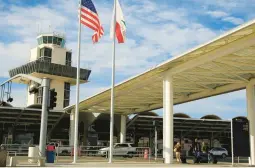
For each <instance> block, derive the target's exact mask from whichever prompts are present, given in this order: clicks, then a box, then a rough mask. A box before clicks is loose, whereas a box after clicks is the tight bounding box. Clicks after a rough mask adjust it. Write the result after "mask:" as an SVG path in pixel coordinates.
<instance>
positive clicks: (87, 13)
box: [80, 0, 104, 43]
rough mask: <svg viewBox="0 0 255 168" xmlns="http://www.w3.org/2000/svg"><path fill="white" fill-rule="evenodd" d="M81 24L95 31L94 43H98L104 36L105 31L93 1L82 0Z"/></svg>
mask: <svg viewBox="0 0 255 168" xmlns="http://www.w3.org/2000/svg"><path fill="white" fill-rule="evenodd" d="M80 13H81V17H80V18H81V23H82V24H83V25H85V26H88V27H89V28H90V29H92V30H94V31H95V33H94V35H93V36H92V41H93V43H96V42H98V40H99V38H100V37H102V36H103V34H104V29H103V27H102V25H101V23H100V21H99V17H98V14H97V11H96V8H95V6H94V4H93V2H92V1H91V0H81V11H80Z"/></svg>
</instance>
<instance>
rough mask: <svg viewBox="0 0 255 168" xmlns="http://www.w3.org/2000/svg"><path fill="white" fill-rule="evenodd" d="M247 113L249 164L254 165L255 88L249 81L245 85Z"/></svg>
mask: <svg viewBox="0 0 255 168" xmlns="http://www.w3.org/2000/svg"><path fill="white" fill-rule="evenodd" d="M246 99H247V113H248V120H249V123H250V151H251V158H250V161H251V162H250V164H251V165H255V90H254V83H252V82H250V83H248V85H247V86H246Z"/></svg>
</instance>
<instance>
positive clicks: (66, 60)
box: [9, 33, 91, 110]
mask: <svg viewBox="0 0 255 168" xmlns="http://www.w3.org/2000/svg"><path fill="white" fill-rule="evenodd" d="M65 43H66V39H65V36H63V35H59V34H55V33H49V34H41V35H39V36H37V47H35V48H33V49H31V52H30V53H31V55H30V61H29V62H28V63H27V64H24V65H22V66H20V67H17V68H14V69H11V70H10V71H9V74H10V77H13V76H15V75H17V74H28V75H32V76H35V77H38V78H44V77H46V78H49V79H50V88H51V89H53V88H54V89H55V91H56V92H57V102H56V104H57V105H56V107H55V108H54V110H63V108H64V107H66V106H68V105H69V102H70V86H72V85H76V75H77V69H76V67H72V51H71V50H68V49H67V48H66V47H65ZM90 73H91V71H90V70H87V69H80V82H81V83H85V82H87V81H88V78H89V75H90ZM14 82H18V83H25V84H27V106H31V105H36V104H41V103H42V93H43V92H42V88H40V87H39V86H38V84H37V83H34V82H32V81H30V80H27V79H22V80H21V79H19V80H18V81H14Z"/></svg>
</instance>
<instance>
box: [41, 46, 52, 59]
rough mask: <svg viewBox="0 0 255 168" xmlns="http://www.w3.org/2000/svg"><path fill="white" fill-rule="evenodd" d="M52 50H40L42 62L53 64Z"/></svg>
mask: <svg viewBox="0 0 255 168" xmlns="http://www.w3.org/2000/svg"><path fill="white" fill-rule="evenodd" d="M51 55H52V49H51V48H46V47H44V48H41V49H40V58H39V59H40V60H41V61H45V62H51Z"/></svg>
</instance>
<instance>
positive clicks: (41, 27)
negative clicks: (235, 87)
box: [0, 0, 255, 119]
mask: <svg viewBox="0 0 255 168" xmlns="http://www.w3.org/2000/svg"><path fill="white" fill-rule="evenodd" d="M119 2H120V4H121V7H122V10H123V13H124V18H125V21H126V25H127V40H126V43H124V44H118V45H117V46H116V82H117V83H119V82H121V81H123V80H125V79H127V78H130V77H132V76H134V75H136V74H139V73H142V72H143V71H145V70H148V69H150V68H152V67H154V66H156V65H158V64H160V63H162V62H163V61H166V60H168V59H170V58H172V57H175V56H177V55H178V54H180V53H182V52H185V51H186V50H188V49H190V48H193V47H195V46H197V45H199V44H202V43H204V42H207V41H209V40H211V39H212V38H214V37H217V36H219V35H220V34H222V33H224V32H226V31H228V30H230V29H232V28H235V27H237V26H238V25H240V24H243V23H245V22H247V21H249V20H252V19H254V18H255V13H254V8H255V0H235V1H232V0H171V1H169V0H156V1H155V0H119ZM93 3H94V4H95V7H96V9H97V12H98V14H99V18H100V20H101V22H102V25H103V27H104V31H105V35H104V36H103V37H102V39H100V42H99V43H98V44H92V41H91V36H92V35H93V31H92V30H90V29H88V28H86V27H84V26H82V34H81V40H82V41H81V67H82V68H89V69H91V70H92V73H91V76H90V79H89V81H90V82H89V83H88V84H83V85H81V92H80V100H82V99H85V98H87V97H89V96H92V95H94V94H95V93H98V92H100V91H103V90H105V89H107V88H109V87H110V85H111V56H112V41H111V39H110V38H109V30H110V23H111V16H112V8H113V0H93ZM0 20H1V22H0V32H1V33H0V83H2V82H4V81H5V80H7V79H8V77H9V74H8V70H9V69H12V68H15V67H18V66H21V65H22V64H25V63H27V62H28V60H29V57H30V49H31V48H34V47H36V36H37V35H38V34H39V33H46V32H52V31H54V32H58V33H64V34H65V35H66V38H67V44H66V47H67V48H69V49H72V52H73V62H72V65H73V66H76V51H77V30H78V0H26V1H24V0H0ZM75 89H76V88H75V87H72V88H71V104H73V103H74V102H75ZM12 97H13V98H14V101H13V103H12V104H13V105H14V106H19V107H25V106H26V86H25V85H18V84H13V87H12ZM245 97H246V93H245V90H242V91H238V92H233V93H229V94H224V95H220V96H216V97H212V98H207V99H203V100H198V101H194V102H190V103H185V104H181V105H177V106H174V112H175V113H177V112H183V113H186V114H188V115H190V116H191V117H194V118H200V117H202V116H204V115H207V114H215V115H218V116H220V117H221V118H223V119H230V118H232V117H235V116H246V100H245ZM157 112H158V113H159V115H162V109H159V110H157Z"/></svg>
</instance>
